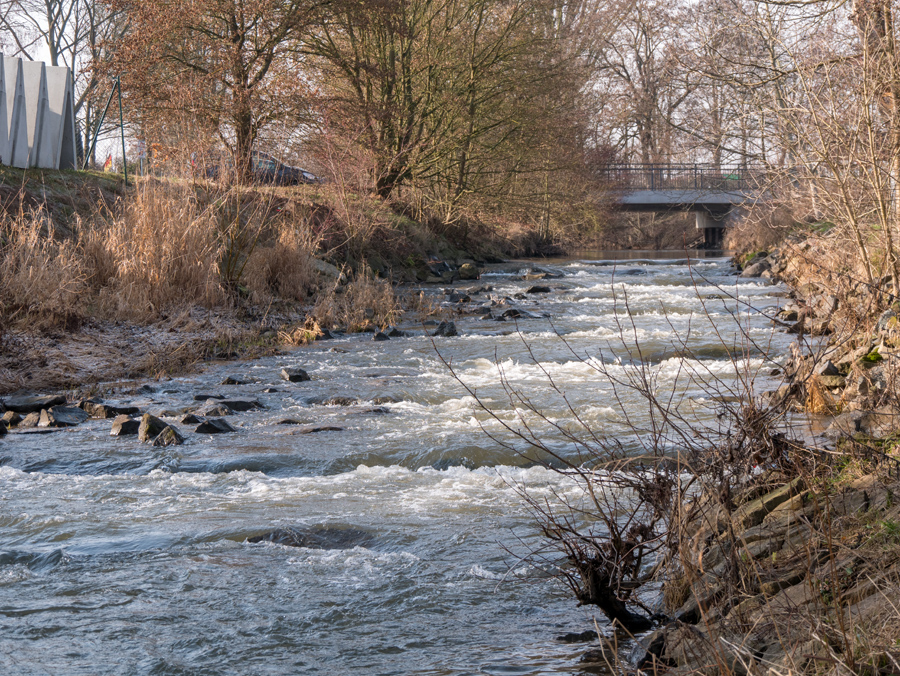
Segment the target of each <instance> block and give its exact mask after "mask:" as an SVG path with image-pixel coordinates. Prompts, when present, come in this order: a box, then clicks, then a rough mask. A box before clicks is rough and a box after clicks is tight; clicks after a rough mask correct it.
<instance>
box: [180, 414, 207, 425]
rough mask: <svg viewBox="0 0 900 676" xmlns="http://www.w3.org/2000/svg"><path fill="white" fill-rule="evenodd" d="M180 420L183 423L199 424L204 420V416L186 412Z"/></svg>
mask: <svg viewBox="0 0 900 676" xmlns="http://www.w3.org/2000/svg"><path fill="white" fill-rule="evenodd" d="M178 422H180V423H181V424H182V425H199V424H200V423H202V422H203V418H202V417H200V416H198V415H195V414H193V413H185V414H184V415H183V416H181V420H179V421H178Z"/></svg>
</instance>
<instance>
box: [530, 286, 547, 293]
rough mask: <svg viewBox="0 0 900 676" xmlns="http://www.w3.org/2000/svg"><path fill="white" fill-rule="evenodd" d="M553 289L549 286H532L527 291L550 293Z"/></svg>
mask: <svg viewBox="0 0 900 676" xmlns="http://www.w3.org/2000/svg"><path fill="white" fill-rule="evenodd" d="M551 291H553V289H551V288H550V287H549V286H531V287H528V290H527V291H525V293H550V292H551Z"/></svg>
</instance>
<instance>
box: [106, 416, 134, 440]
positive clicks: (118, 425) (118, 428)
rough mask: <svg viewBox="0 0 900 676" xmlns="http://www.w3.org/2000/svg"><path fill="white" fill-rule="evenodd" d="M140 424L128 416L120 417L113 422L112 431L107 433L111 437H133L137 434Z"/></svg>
mask: <svg viewBox="0 0 900 676" xmlns="http://www.w3.org/2000/svg"><path fill="white" fill-rule="evenodd" d="M140 427H141V422H140V421H139V420H135V419H134V418H132V417H131V416H130V415H120V416H118V417H117V418H116V419H115V420H113V424H112V430H111V431H110V433H109V436H111V437H126V436H133V435H135V434H137V433H138V431H139V430H140Z"/></svg>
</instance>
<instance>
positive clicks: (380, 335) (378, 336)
mask: <svg viewBox="0 0 900 676" xmlns="http://www.w3.org/2000/svg"><path fill="white" fill-rule="evenodd" d="M372 340H373V341H374V342H376V343H381V342H384V341H385V340H390V337H389V336H388V335H387V334H386V333H385V332H384V331H379V332H377V333H376V334H375V335H374V336H372Z"/></svg>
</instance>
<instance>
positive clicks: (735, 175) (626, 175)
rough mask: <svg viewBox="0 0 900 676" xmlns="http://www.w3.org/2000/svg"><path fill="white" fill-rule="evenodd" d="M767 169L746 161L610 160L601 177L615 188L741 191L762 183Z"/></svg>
mask: <svg viewBox="0 0 900 676" xmlns="http://www.w3.org/2000/svg"><path fill="white" fill-rule="evenodd" d="M762 174H763V170H762V169H761V168H759V167H749V166H746V165H737V164H735V165H718V166H716V165H713V164H610V165H607V166H606V167H604V168H603V169H602V170H601V171H600V175H601V178H602V179H603V180H604V181H605V182H606V183H608V184H609V185H610V186H611V187H612V188H613V189H614V190H709V191H715V192H740V191H747V190H754V189H756V188H758V187H759V185H760V184H761V180H762Z"/></svg>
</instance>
